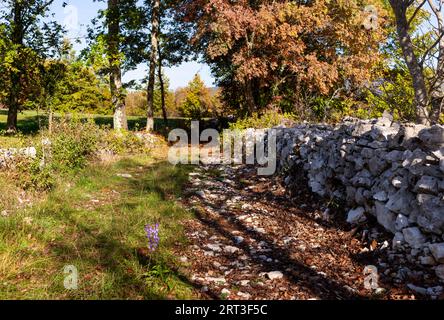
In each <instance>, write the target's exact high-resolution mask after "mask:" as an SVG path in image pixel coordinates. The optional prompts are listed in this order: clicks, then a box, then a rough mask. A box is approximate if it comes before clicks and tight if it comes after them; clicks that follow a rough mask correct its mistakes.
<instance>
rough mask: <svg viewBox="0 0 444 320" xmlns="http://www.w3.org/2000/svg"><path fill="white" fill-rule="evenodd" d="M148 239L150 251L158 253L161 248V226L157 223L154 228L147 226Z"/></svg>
mask: <svg viewBox="0 0 444 320" xmlns="http://www.w3.org/2000/svg"><path fill="white" fill-rule="evenodd" d="M145 232H146V237H147V238H148V249H149V250H150V251H151V252H154V251H156V249H157V247H158V246H159V224H158V223H156V224H155V225H154V226H151V225H149V224H148V225H146V226H145Z"/></svg>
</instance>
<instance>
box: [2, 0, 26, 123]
mask: <svg viewBox="0 0 444 320" xmlns="http://www.w3.org/2000/svg"><path fill="white" fill-rule="evenodd" d="M22 13H23V5H22V3H21V2H20V1H14V8H13V15H14V25H13V29H12V39H11V40H12V43H13V45H15V46H16V49H17V50H19V51H20V50H21V49H22V46H23V38H24V25H23V21H22ZM15 63H16V62H15ZM18 63H20V61H18ZM20 72H21V71H20V68H18V71H16V72H15V73H13V75H12V77H11V88H10V89H9V92H8V104H9V105H8V107H9V110H8V120H7V123H6V127H7V130H8V131H12V132H14V131H17V114H18V111H19V109H20V102H19V95H20V92H21V85H20V78H21V73H20Z"/></svg>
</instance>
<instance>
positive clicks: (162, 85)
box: [158, 47, 168, 128]
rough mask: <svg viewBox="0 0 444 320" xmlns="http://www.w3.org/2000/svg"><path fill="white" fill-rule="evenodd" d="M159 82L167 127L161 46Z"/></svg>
mask: <svg viewBox="0 0 444 320" xmlns="http://www.w3.org/2000/svg"><path fill="white" fill-rule="evenodd" d="M158 70H159V83H160V97H161V101H162V114H163V121H164V122H165V128H167V126H168V115H167V111H166V104H165V83H164V81H163V74H162V55H161V52H160V47H159V68H158Z"/></svg>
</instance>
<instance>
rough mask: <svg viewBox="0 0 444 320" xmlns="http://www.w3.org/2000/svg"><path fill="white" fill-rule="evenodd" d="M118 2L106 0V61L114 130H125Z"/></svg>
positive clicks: (116, 0)
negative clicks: (108, 72) (107, 61)
mask: <svg viewBox="0 0 444 320" xmlns="http://www.w3.org/2000/svg"><path fill="white" fill-rule="evenodd" d="M119 2H120V1H119V0H108V12H107V24H108V59H109V66H110V89H111V99H112V103H113V109H114V129H116V130H122V129H123V130H127V129H128V121H127V118H126V112H125V98H124V94H123V88H122V69H121V57H120V50H119V49H120V20H121V17H120V9H119Z"/></svg>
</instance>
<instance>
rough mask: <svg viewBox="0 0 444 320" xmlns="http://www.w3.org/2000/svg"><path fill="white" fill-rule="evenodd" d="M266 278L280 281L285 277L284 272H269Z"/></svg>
mask: <svg viewBox="0 0 444 320" xmlns="http://www.w3.org/2000/svg"><path fill="white" fill-rule="evenodd" d="M266 276H267V277H268V279H270V280H279V279H282V278H283V277H284V274H283V273H282V272H280V271H272V272H268V273H267V274H266Z"/></svg>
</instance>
